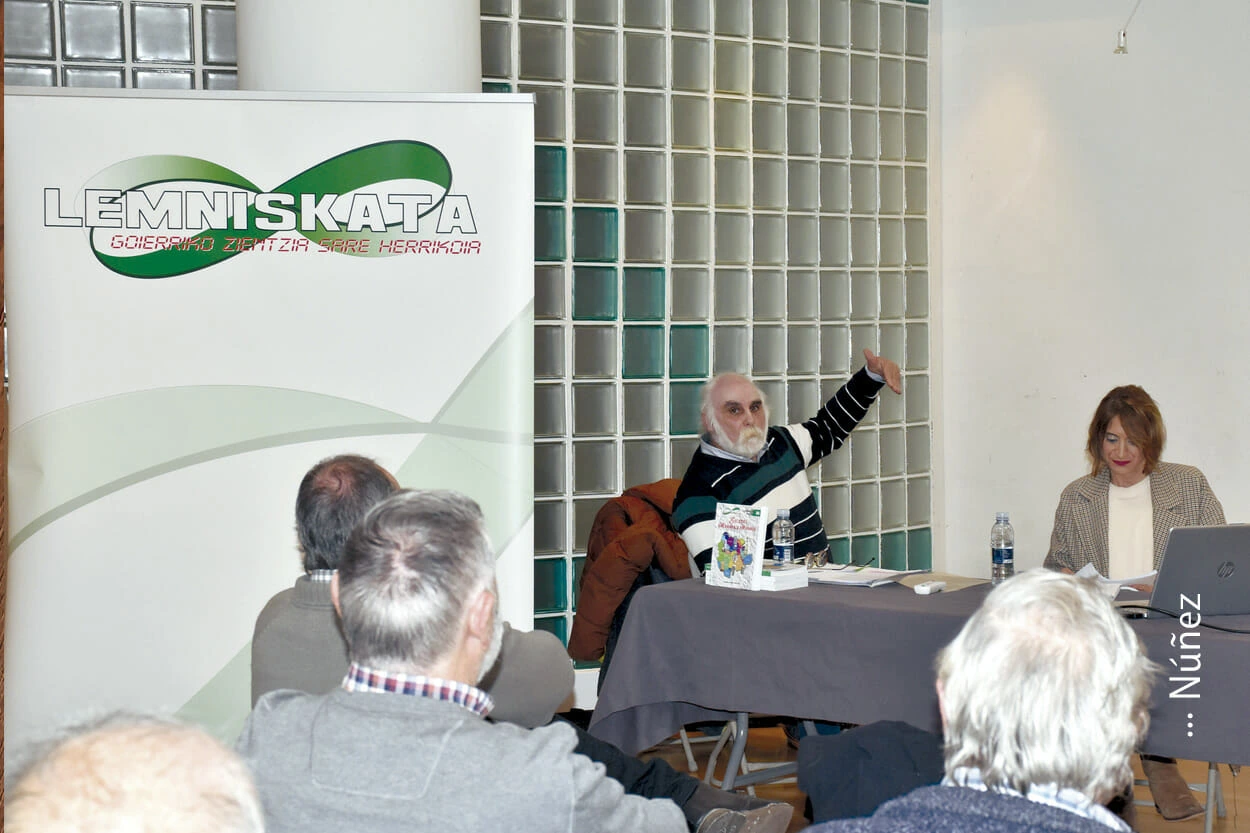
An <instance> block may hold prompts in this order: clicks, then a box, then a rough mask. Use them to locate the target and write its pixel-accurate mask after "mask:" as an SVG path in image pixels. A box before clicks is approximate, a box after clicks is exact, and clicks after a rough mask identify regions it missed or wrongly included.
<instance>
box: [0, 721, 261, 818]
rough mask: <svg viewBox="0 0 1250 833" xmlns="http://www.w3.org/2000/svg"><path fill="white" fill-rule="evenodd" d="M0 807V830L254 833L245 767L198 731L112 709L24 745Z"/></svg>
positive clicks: (255, 805) (254, 804)
mask: <svg viewBox="0 0 1250 833" xmlns="http://www.w3.org/2000/svg"><path fill="white" fill-rule="evenodd" d="M28 754H29V761H28V762H27V763H26V764H25V765H23V766H22V767H20V768H19V769H18V770H17V771H16V773H14V775H13V783H12V784H11V785H10V787H9V789H8V793H7V795H6V798H7V799H8V801H7V802H6V804H5V808H4V829H5V830H6V831H8V833H36V831H38V833H138V831H148V830H160V831H163V833H263V831H264V829H265V826H264V817H263V814H262V812H261V807H260V799H259V798H258V797H257V795H256V788H255V787H254V786H253V784H252V776H251V773H250V772H248V769H247V765H246V764H245V763H243V761H242V760H241V759H240V758H239V756H238V755H236V754H235V753H234V752H232V751H231V750H230V749H228V748H226V747H225V746H223V745H222V744H221V743H220V742H219V741H217V740H216V739H215V738H213V737H212V736H211V735H209V734H208V733H207V732H205V731H204V730H203V729H199V728H196V727H194V726H188V725H185V724H182V723H178V722H176V721H173V720H169V719H166V718H161V717H152V716H147V715H136V714H127V713H117V714H111V715H108V716H107V717H104V718H101V719H98V720H93V721H91V722H88V723H84V724H81V725H78V726H74V727H72V728H70V729H67V730H65V731H64V732H62V733H61V734H60V735H59V736H57V737H56V738H54V739H52V740H49V741H45V742H43V743H41V744H38V745H37V746H36V747H34V748H33V749H31V750H30V751H29V753H28Z"/></svg>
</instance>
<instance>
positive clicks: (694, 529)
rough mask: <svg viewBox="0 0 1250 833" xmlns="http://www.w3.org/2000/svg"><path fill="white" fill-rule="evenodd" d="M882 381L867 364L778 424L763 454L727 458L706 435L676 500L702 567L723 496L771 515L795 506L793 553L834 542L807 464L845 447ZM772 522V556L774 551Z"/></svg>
mask: <svg viewBox="0 0 1250 833" xmlns="http://www.w3.org/2000/svg"><path fill="white" fill-rule="evenodd" d="M881 387H882V383H881V382H877V381H874V380H873V379H872V377H870V376H869V375H868V372H867V370H865V369H862V368H861V369H860V371H859V372H858V373H856V374H855V375H854V376H852V377H851V379H850V381H848V382H847V383H846V384H845V385H843V386H842V387H841V388H840V389H839V390H838V392H837V393H835V394H834V395H833V398H831V399H830V400H829V401H828V402H826V403H825V405H824V407H823V408H821V409H820V412H819V413H818V414H816V416H814V417H812V418H811V419H809V420H807V421H806V422H802V423H799V424H797V425H785V426H777V425H774V426H771V427H770V428H769V429H768V439H767V441H766V442H765V445H764V450H763V451H762V452H760V456H759V460H758V461H754V462H753V461H750V460H746V459H743V458H734V459H728V458H726V457H720V456H717V455H716V454H713V453H709V452H708V451H707V450H706V449H707V443H708V441H707V439H706V438H705V439H704V441H703V445H702V446H701V447H700V448H699V449H698V450H697V451H695V453H694V457H692V458H691V460H690V466H689V468H687V469H686V476H685V477H684V478H682V481H681V486H680V487H679V488H678V489H677V499H676V501H675V502H674V503H673V526H674V527H675V528H676V529H677V531H678V532H680V533H681V537H682V538H683V539H684V540H685V542H686V546H687V547H689V549H690V555H691V558H692V560H693V561H694V562H695V563H696V564H697V565H698V567H699V568H700V569H704V568H706V567H707V565H708V562H709V561H710V560H711V557H712V546H713V544H715V543H716V534H715V525H716V504H717V503H741V504H746V505H748V506H767V507H768V508H769V509H770V510H771V511H770V513H769V515H770V517H776V514H777V510H778V509H789V510H790V520H791V521H793V522H794V557H795V558H796V559H799V558H802V557H803V556H805V555H808V554H809V553H815V552H820V551H821V550H823V549H825V547H827V546H828V545H829V543H828V540H827V539H826V537H825V525H824V522H823V521H822V520H821V519H820V511H819V510H818V509H817V508H816V499H815V498H814V497H813V496H812V487H811V485H810V484H809V483H808V482H807V471H806V469H807V467H808V466H810V465H811V464H812V463H814V462H816V461H817V460H819V459H821V458H822V457H824V456H825V455H827V454H829V453H830V452H831V451H834V450H835V449H838V448H841V447H842V443H843V442H844V441H845V440H846V438H847V436H848V435H849V434H850V433H851V430H852V429H853V428H854V427H855V426H856V425H858V424H859V422H860V420H862V419H863V418H864V415H865V414H867V413H868V408H869V407H870V406H871V405H872V403H873V400H874V399H876V396H877V393H878V392H879V391H880V390H881ZM772 548H773V539H772V522H771V521H770V522H769V525H768V537H767V541H766V544H765V552H764V554H765V557H766V558H771V557H772Z"/></svg>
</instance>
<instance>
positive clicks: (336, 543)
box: [295, 454, 399, 572]
mask: <svg viewBox="0 0 1250 833" xmlns="http://www.w3.org/2000/svg"><path fill="white" fill-rule="evenodd" d="M397 491H399V484H398V483H396V482H395V478H394V477H393V476H392V475H391V473H390V472H388V471H387V470H386V469H384V468H382V467H381V466H379V465H378V464H377V463H375V462H374V461H372V460H370V459H369V458H368V457H360V456H358V455H355V454H340V455H339V456H337V457H327V458H326V459H324V460H322V461H321V462H320V463H318V464H317V465H315V466H313V467H312V468H311V469H309V470H308V473H307V474H305V475H304V479H303V481H302V482H301V483H300V484H299V495H298V496H297V497H296V499H295V532H296V534H297V535H298V536H299V545H300V549H301V550H302V551H303V553H304V569H305V570H306V571H308V572H312V571H313V570H337V569H338V566H339V561H340V559H342V557H343V545H344V544H346V543H347V536H348V535H350V534H351V531H352V530H353V529H354V528H355V527H356V524H358V523H360V522H361V521H362V520H364V517H365V515H367V514H369V510H370V509H372V508H373V507H374V506H376V505H378V504H379V503H381V502H382V501H383V500H384V499H386V498H387V497H390V496H391V495H392V494H394V493H395V492H397Z"/></svg>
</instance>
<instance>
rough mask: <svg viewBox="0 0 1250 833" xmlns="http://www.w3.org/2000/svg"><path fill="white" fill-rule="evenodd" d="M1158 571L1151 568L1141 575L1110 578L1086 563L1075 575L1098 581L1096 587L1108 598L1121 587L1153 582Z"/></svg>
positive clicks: (1112, 596) (1111, 597)
mask: <svg viewBox="0 0 1250 833" xmlns="http://www.w3.org/2000/svg"><path fill="white" fill-rule="evenodd" d="M1158 573H1159V571H1158V570H1151V571H1150V572H1149V573H1146V574H1145V575H1143V576H1130V577H1128V578H1116V579H1111V578H1107V577H1106V576H1104V575H1103V574H1102V573H1100V572H1098V570H1097V568H1095V567H1094V565H1093V564H1086V565H1085V566H1084V567H1082V568H1081V569H1080V570H1078V571H1077V573H1076V576H1077V578H1088V579H1093V580H1094V581H1095V582H1097V583H1098V589H1099V590H1101V591H1102V593H1103V595H1104V596H1106V597H1107V598H1108V599H1114V598H1115V597H1116V596H1118V595H1120V590H1121V589H1122V588H1124V587H1127V586H1129V585H1132V584H1154V580H1155V576H1156V575H1158Z"/></svg>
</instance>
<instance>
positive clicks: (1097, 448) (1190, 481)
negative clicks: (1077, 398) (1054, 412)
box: [1045, 385, 1224, 821]
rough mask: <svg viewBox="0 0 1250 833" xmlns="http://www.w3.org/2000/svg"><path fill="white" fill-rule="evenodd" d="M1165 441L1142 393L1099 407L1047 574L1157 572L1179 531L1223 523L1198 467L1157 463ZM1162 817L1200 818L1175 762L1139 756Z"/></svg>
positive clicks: (1116, 395)
mask: <svg viewBox="0 0 1250 833" xmlns="http://www.w3.org/2000/svg"><path fill="white" fill-rule="evenodd" d="M1166 440H1167V431H1166V429H1165V428H1164V427H1163V416H1162V415H1161V414H1160V413H1159V406H1158V405H1156V404H1155V401H1154V400H1153V399H1151V398H1150V394H1148V393H1146V391H1144V390H1143V389H1142V388H1140V387H1138V386H1137V385H1123V386H1121V387H1118V388H1114V389H1113V390H1112V391H1111V392H1110V393H1108V394H1107V395H1106V396H1104V397H1103V398H1102V402H1100V403H1098V409H1097V410H1095V411H1094V418H1093V420H1091V421H1090V424H1089V438H1088V441H1087V444H1086V446H1085V451H1086V453H1087V454H1088V455H1089V458H1090V464H1091V471H1090V473H1089V474H1088V475H1086V476H1085V477H1082V478H1079V479H1078V480H1074V481H1072V482H1071V483H1069V484H1068V486H1067V488H1065V489H1064V490H1063V494H1062V495H1060V496H1059V508H1058V509H1056V510H1055V526H1054V529H1053V531H1052V532H1051V534H1050V552H1049V553H1047V555H1046V561H1045V566H1047V567H1050V568H1052V569H1056V570H1062V571H1064V572H1076V571H1077V570H1080V569H1081V568H1082V567H1084V566H1085V565H1086V564H1091V563H1092V564H1093V565H1094V567H1095V568H1096V569H1097V570H1098V572H1100V573H1102V574H1103V575H1104V576H1106V577H1108V578H1113V579H1114V578H1132V577H1136V576H1142V575H1145V574H1147V573H1149V572H1150V571H1151V570H1157V569H1159V564H1160V562H1162V560H1163V547H1164V545H1165V544H1166V543H1167V539H1168V532H1169V531H1170V530H1171V529H1172V527H1174V526H1214V525H1217V524H1223V523H1224V508H1223V507H1222V506H1221V505H1220V501H1219V499H1218V498H1216V496H1215V493H1214V492H1212V491H1211V486H1210V484H1208V483H1207V479H1206V477H1205V476H1204V475H1203V474H1202V472H1200V471H1199V470H1198V469H1196V468H1194V467H1193V466H1184V465H1180V464H1178V463H1165V462H1162V461H1161V460H1160V459H1159V458H1160V456H1161V455H1162V453H1163V445H1164V443H1165V442H1166ZM1142 770H1143V771H1144V772H1145V773H1146V778H1147V779H1148V780H1149V781H1150V792H1151V794H1152V795H1153V796H1154V800H1155V806H1156V807H1158V808H1159V813H1160V814H1161V815H1162V816H1163V817H1164V818H1165V819H1168V820H1169V821H1179V820H1180V819H1186V818H1192V817H1193V816H1196V815H1200V814H1201V813H1202V805H1200V804H1199V803H1198V802H1197V801H1196V800H1195V799H1194V797H1193V794H1192V793H1191V792H1190V791H1189V786H1188V785H1187V784H1186V783H1185V780H1184V779H1183V778H1182V777H1181V775H1180V772H1179V771H1178V770H1177V768H1176V761H1175V760H1173V759H1171V758H1155V757H1151V756H1146V755H1143V756H1142Z"/></svg>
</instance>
